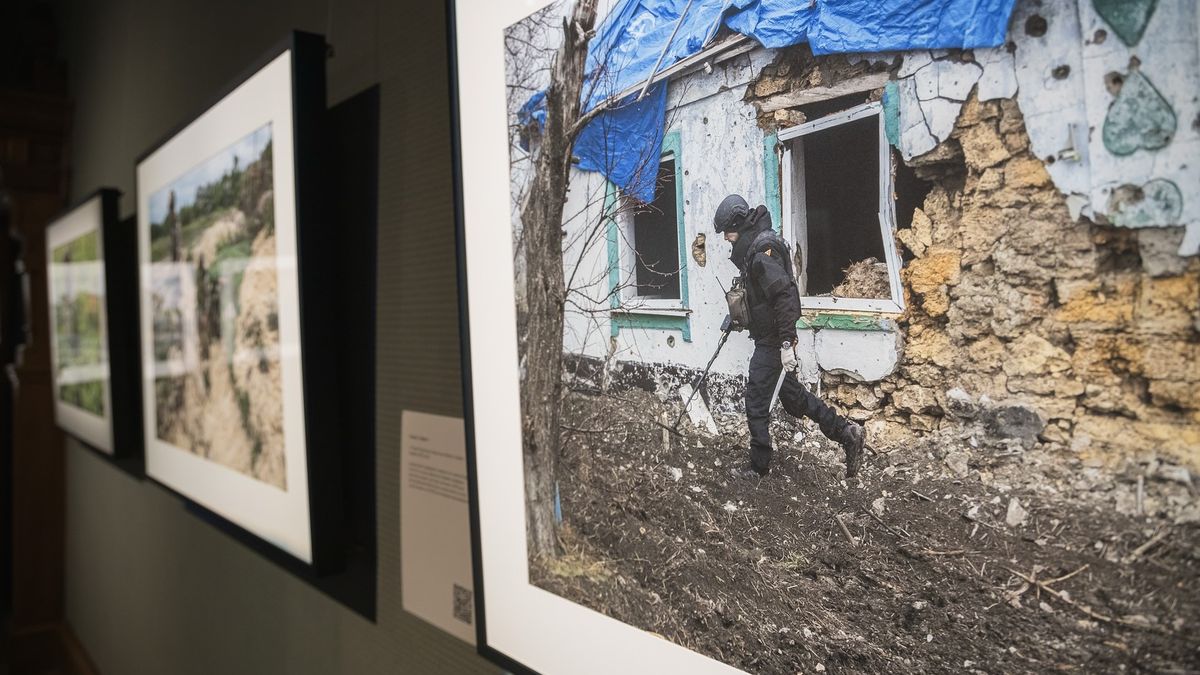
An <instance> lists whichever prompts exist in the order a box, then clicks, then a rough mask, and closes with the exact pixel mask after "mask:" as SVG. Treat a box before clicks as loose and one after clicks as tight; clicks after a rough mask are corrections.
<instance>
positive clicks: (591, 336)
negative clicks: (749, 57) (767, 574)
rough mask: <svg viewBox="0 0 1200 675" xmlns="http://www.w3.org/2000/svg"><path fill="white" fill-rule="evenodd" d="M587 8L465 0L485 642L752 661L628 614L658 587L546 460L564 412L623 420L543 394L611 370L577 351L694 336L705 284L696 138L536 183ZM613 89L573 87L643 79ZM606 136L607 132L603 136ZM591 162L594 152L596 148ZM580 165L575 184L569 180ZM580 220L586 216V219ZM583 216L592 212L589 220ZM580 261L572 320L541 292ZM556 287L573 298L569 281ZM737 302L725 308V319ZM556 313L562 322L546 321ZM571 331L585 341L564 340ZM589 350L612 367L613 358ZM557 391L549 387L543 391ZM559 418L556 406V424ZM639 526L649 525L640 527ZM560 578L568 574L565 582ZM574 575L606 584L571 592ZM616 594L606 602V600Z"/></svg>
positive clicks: (509, 660)
mask: <svg viewBox="0 0 1200 675" xmlns="http://www.w3.org/2000/svg"><path fill="white" fill-rule="evenodd" d="M584 4H587V3H584ZM591 4H592V5H593V8H594V6H595V3H591ZM601 4H605V3H601ZM618 4H620V3H618ZM626 4H628V3H626ZM635 4H636V3H635ZM575 6H576V3H574V2H570V1H568V2H554V3H550V2H542V1H538V2H526V1H523V0H511V1H504V2H492V1H488V2H482V1H479V2H467V1H458V2H454V3H453V4H452V6H451V10H452V11H451V16H452V21H451V27H452V35H453V44H452V48H451V52H452V56H453V57H454V77H455V82H456V87H455V88H454V89H453V91H454V94H455V109H456V114H457V118H456V119H457V127H456V129H455V132H456V135H455V143H456V150H457V153H458V155H457V160H458V163H457V167H456V168H457V172H458V174H457V178H458V180H459V181H460V182H459V184H458V186H457V187H458V190H459V193H458V196H459V199H460V202H459V212H458V215H459V256H460V260H459V263H460V266H459V269H460V272H459V273H460V280H459V288H460V304H461V309H462V318H461V320H462V331H461V333H462V335H463V337H464V340H465V341H466V343H465V344H464V357H463V359H464V393H465V395H466V408H467V409H466V418H467V447H468V466H469V474H468V475H469V482H470V488H471V510H472V535H473V537H474V542H473V543H474V556H475V563H476V568H475V573H476V578H475V591H476V595H475V597H476V627H477V644H478V647H479V651H480V653H481V654H483V655H484V656H486V657H487V658H489V659H492V660H494V661H495V662H497V663H499V664H501V665H502V666H503V667H505V668H507V669H509V670H512V671H514V672H540V673H616V672H687V673H732V672H740V671H739V669H738V668H736V667H735V666H733V665H730V664H729V663H724V662H722V661H721V660H719V659H718V658H715V657H714V656H713V655H712V651H711V650H708V653H705V651H701V650H699V649H695V648H690V646H689V645H688V644H686V643H684V642H683V641H681V640H679V637H678V636H671V637H666V636H664V635H662V634H658V633H656V632H655V631H653V630H652V628H650V624H651V623H652V622H651V620H650V619H649V616H650V615H651V614H653V613H654V612H655V609H654V608H653V607H649V605H647V606H646V607H645V608H644V609H645V611H644V612H642V614H643V615H644V616H643V620H642V621H641V622H638V621H635V620H632V619H630V618H627V617H628V614H627V613H626V614H625V616H622V608H625V609H628V608H629V607H630V606H632V605H638V604H641V603H642V602H643V601H645V600H647V599H648V598H649V597H650V596H649V595H648V593H647V592H646V591H645V590H643V589H642V588H640V587H639V586H640V583H639V581H640V580H632V579H629V578H626V581H627V582H629V584H630V585H629V586H628V587H627V589H628V590H629V593H628V594H624V595H623V594H622V592H621V591H620V589H619V587H618V585H617V583H616V580H617V578H618V574H619V573H618V571H617V570H616V569H615V568H613V567H612V566H611V565H610V564H609V562H608V561H606V560H605V554H604V553H601V552H598V550H597V549H596V548H595V547H590V545H589V544H587V543H586V542H584V541H583V538H582V536H581V535H582V533H580V532H578V531H574V533H571V531H570V527H569V526H570V523H571V521H572V517H573V514H572V513H571V512H570V509H572V508H575V507H576V504H575V503H573V502H572V501H569V500H568V496H569V495H568V492H567V484H568V481H567V480H566V479H565V478H564V476H565V475H566V473H567V470H566V467H565V466H564V467H563V470H562V471H558V470H557V468H556V467H551V468H550V470H549V471H546V470H545V469H546V463H545V462H547V461H549V462H550V463H552V464H553V463H554V462H558V461H563V462H565V461H567V460H566V459H565V458H566V457H567V456H568V455H567V454H566V453H565V451H564V452H563V453H560V452H559V450H558V447H557V435H558V431H559V429H558V427H559V425H560V424H569V425H570V426H572V427H575V428H579V429H583V428H587V427H589V426H596V427H604V426H606V425H610V424H617V423H619V422H620V420H619V417H620V416H619V415H613V414H609V415H605V414H604V412H603V411H602V410H599V409H595V410H580V409H579V408H576V409H575V410H574V411H571V410H570V409H569V407H570V406H571V405H572V402H571V401H570V400H569V399H567V403H566V404H564V407H563V408H562V409H561V410H553V406H548V405H545V403H546V401H547V400H558V399H559V398H560V396H562V395H563V393H562V391H561V390H558V389H555V388H554V384H553V383H555V382H564V381H567V382H578V383H581V384H582V382H583V380H584V379H590V380H592V381H593V382H595V381H596V380H594V379H592V376H593V375H594V374H595V372H596V371H591V372H588V370H587V369H588V368H589V366H585V365H582V361H581V362H580V364H579V367H578V368H577V364H575V363H573V362H569V356H568V355H569V353H570V352H572V351H574V352H577V353H578V352H584V351H586V352H592V351H594V350H593V349H592V347H593V346H595V345H599V346H600V353H601V354H603V353H604V352H605V351H607V350H608V345H609V344H610V340H611V342H612V343H613V344H616V343H617V342H618V341H620V340H623V339H626V338H628V339H630V340H635V338H634V337H633V336H634V335H643V338H644V334H643V332H642V331H643V329H644V328H645V327H658V328H656V329H655V330H656V331H657V330H658V329H661V339H662V340H663V341H664V343H663V347H664V348H666V347H665V341H666V340H667V339H669V340H670V343H671V344H672V345H677V346H678V347H680V348H682V347H684V346H685V345H688V343H689V342H690V341H691V340H692V339H693V336H692V331H693V330H695V329H696V328H697V327H699V324H698V323H697V322H696V321H695V319H694V318H693V317H692V313H693V311H694V306H693V305H692V304H691V302H694V296H693V299H692V300H691V301H689V295H688V294H689V285H688V283H687V281H686V280H684V278H681V275H680V270H681V268H682V269H684V270H687V269H688V267H689V266H688V265H687V264H686V259H687V256H688V255H689V252H688V248H687V246H686V245H687V244H688V243H690V241H691V237H688V238H687V241H686V242H685V240H684V235H683V234H682V230H677V229H676V218H677V216H678V217H680V218H682V215H683V207H684V200H685V193H684V192H683V190H684V187H683V185H682V184H681V183H680V182H678V181H675V182H672V181H674V179H675V177H676V175H682V171H680V173H679V174H676V172H675V168H676V167H680V166H681V162H683V161H685V160H684V156H685V155H684V153H687V152H689V150H688V149H687V148H686V147H683V148H681V146H680V145H678V143H676V144H675V145H674V146H672V145H671V144H670V142H669V141H667V142H662V140H660V144H661V146H662V147H663V148H666V150H665V151H664V152H663V153H661V155H660V152H659V148H658V147H656V148H654V151H653V157H652V159H650V160H649V161H640V160H639V159H638V158H636V157H632V158H629V159H630V160H631V161H630V162H628V163H626V164H625V165H623V166H622V167H619V168H618V170H619V171H620V172H622V173H623V175H624V176H625V177H626V178H628V179H629V184H630V186H631V188H630V190H628V191H616V190H613V189H611V188H610V187H609V186H608V185H607V181H605V180H604V178H603V177H602V176H600V174H598V173H593V174H591V176H592V177H591V178H588V177H587V175H586V174H583V173H581V172H580V167H581V164H579V163H576V164H575V165H574V166H568V165H561V166H557V167H554V168H552V169H551V171H549V172H548V174H549V175H548V178H549V180H550V181H552V182H553V181H558V182H557V183H553V184H551V185H550V186H549V188H547V187H546V186H545V185H543V184H540V183H539V184H535V183H536V182H537V181H538V180H539V179H542V178H544V176H542V174H540V173H538V171H539V170H538V167H537V161H536V155H537V153H538V152H539V148H538V146H539V144H546V143H551V142H554V141H553V140H552V139H549V137H548V134H550V133H552V132H553V130H552V125H553V124H554V123H555V121H553V120H548V119H546V117H544V116H543V117H542V118H540V119H539V117H538V116H539V115H540V114H541V110H539V105H540V102H541V101H542V100H544V99H543V98H542V94H541V93H540V92H542V91H543V90H544V89H545V87H546V86H547V85H548V84H549V82H550V79H549V78H550V75H551V71H552V70H553V64H552V61H553V60H555V59H557V60H558V62H559V65H565V67H566V68H568V69H571V68H574V69H575V70H574V73H575V76H577V77H582V72H583V71H582V68H583V58H582V57H580V58H578V59H577V60H576V61H575V62H574V63H571V64H564V61H563V58H562V57H563V55H562V54H561V53H559V48H560V46H561V45H562V43H563V42H564V41H571V40H574V39H576V38H578V36H575V35H572V36H568V37H564V29H563V26H569V27H572V26H573V27H575V28H577V29H578V30H579V31H582V32H584V33H587V32H589V31H591V30H593V29H594V28H595V27H596V26H597V25H598V22H595V21H585V22H582V23H578V22H576V21H575V20H574V18H573V17H572V12H573V10H574V8H575ZM593 19H594V15H593ZM575 28H572V29H571V30H574V29H575ZM668 30H669V29H668ZM651 60H652V59H651ZM646 65H649V64H646ZM597 85H598V86H599V87H602V88H598V87H597V86H593V89H592V90H591V94H589V93H586V92H585V91H583V90H582V89H581V88H580V87H578V86H577V87H576V88H575V89H573V90H571V91H570V92H569V93H568V94H566V96H568V97H572V96H573V97H583V98H585V99H587V98H588V97H589V96H591V95H594V96H596V97H598V98H605V97H607V96H610V95H611V96H618V97H626V96H628V95H629V93H632V94H633V96H634V97H635V98H636V96H637V93H638V91H637V89H632V91H631V92H625V91H623V88H624V85H617V84H615V83H613V82H605V83H603V84H601V83H597ZM640 85H641V83H640V82H639V83H638V86H640ZM660 94H661V87H658V88H653V87H652V88H651V92H650V95H649V96H647V97H646V99H645V101H646V103H643V102H636V101H634V102H631V103H629V104H627V105H632V106H643V105H648V106H650V107H651V108H652V109H653V108H654V107H655V106H657V109H658V111H659V114H661V111H662V100H661V98H659V95H660ZM543 124H544V125H545V126H542V125H543ZM751 124H752V123H751ZM546 129H550V130H551V131H544V130H546ZM561 130H562V127H561V126H560V127H559V131H561ZM627 132H628V129H623V130H621V131H620V132H619V133H627ZM614 133H618V132H614ZM590 140H591V141H594V142H597V143H600V144H603V139H597V138H593V139H590ZM676 140H677V139H676ZM580 142H582V141H577V142H576V146H575V147H576V149H579V147H580V145H579V143H580ZM545 147H546V146H545V145H542V146H541V149H544V148H545ZM577 159H580V160H582V161H583V162H586V161H587V160H586V159H584V158H583V157H582V156H581V155H577ZM643 159H644V158H643ZM660 160H661V161H660ZM647 166H648V167H650V168H649V170H645V168H646V167H647ZM568 168H569V170H570V171H569V173H570V181H571V182H570V187H569V193H570V196H569V197H567V196H566V195H567V191H568V189H567V186H566V185H565V184H564V183H562V181H561V178H562V177H563V176H564V174H567V173H568V172H567V170H568ZM608 168H610V169H611V168H613V167H608ZM693 171H694V169H693ZM535 174H536V176H535ZM581 176H582V177H581ZM639 176H640V177H639ZM647 176H648V178H646V177H647ZM647 186H648V187H649V192H651V193H653V196H651V197H650V198H649V199H642V200H641V202H642V203H645V202H649V203H651V204H652V205H653V208H635V207H633V206H626V204H627V203H628V204H629V205H632V204H634V201H633V200H632V199H629V198H628V197H627V194H622V192H627V193H632V192H634V191H635V190H636V189H638V188H645V187H647ZM677 188H678V189H677ZM644 192H645V191H644V190H643V192H642V193H639V194H642V195H643V196H644ZM659 193H661V195H660V194H659ZM660 196H661V198H658V197H660ZM543 197H544V198H545V200H544V201H545V202H557V204H558V205H559V206H560V208H561V209H562V211H561V212H560V214H559V215H558V216H552V218H553V219H554V222H553V227H548V228H546V230H547V231H548V232H549V235H547V236H545V237H542V236H540V233H539V232H535V231H534V227H532V226H530V225H529V224H528V223H529V222H532V220H531V219H532V218H533V217H535V216H532V215H531V212H530V210H531V209H543V208H545V207H546V203H544V202H543V200H542V198H543ZM564 202H566V203H565V205H564ZM550 210H551V211H553V210H554V209H550ZM572 216H577V217H576V218H574V220H571V217H572ZM558 218H561V220H562V223H561V225H560V222H559V220H558ZM710 218H711V216H710ZM568 221H570V222H568ZM585 221H586V222H587V223H589V225H587V226H583V225H582V223H584V222H585ZM668 221H669V222H668ZM581 227H586V228H587V229H588V231H586V232H584V231H583V230H582V229H580V228H581ZM634 237H637V238H638V239H643V238H644V239H645V240H646V248H645V249H644V250H635V251H626V250H622V249H615V248H614V249H610V243H611V246H614V247H615V246H616V244H617V243H618V242H623V241H632V240H633V238H634ZM534 251H538V252H540V253H544V254H545V255H546V256H549V258H550V259H553V258H555V257H557V258H558V264H557V266H556V267H555V266H554V265H551V269H550V272H549V274H547V275H545V276H540V275H542V274H543V270H540V269H535V267H534V266H533V265H531V264H530V260H531V258H530V256H531V255H537V253H534ZM579 261H583V262H582V264H581V265H580V267H579V274H578V275H577V276H576V278H575V282H577V283H579V284H580V285H579V286H578V288H579V289H583V288H584V286H585V285H586V286H589V287H590V288H589V289H588V292H585V293H583V294H581V295H580V296H578V297H576V298H574V299H573V300H574V301H575V303H576V304H575V308H576V309H579V310H580V311H577V312H574V315H575V316H574V319H573V318H572V316H571V314H572V311H571V310H570V309H568V310H567V311H565V312H563V311H560V310H561V308H562V305H561V304H559V305H555V303H553V302H550V303H549V304H548V305H547V304H540V303H542V302H543V300H544V299H545V298H543V297H535V296H536V290H531V289H534V287H535V286H541V285H542V282H543V281H546V282H548V285H551V286H553V285H554V284H555V283H556V281H557V283H559V284H561V283H562V282H563V281H564V279H569V277H570V273H569V272H567V273H566V274H564V269H565V267H566V266H567V265H568V264H576V263H578V262H579ZM597 261H598V262H597ZM610 261H612V264H610ZM624 263H627V264H624ZM685 274H686V272H685ZM556 277H557V279H556ZM610 283H611V284H612V285H611V286H610ZM714 288H715V285H714ZM593 289H595V290H596V291H597V293H596V294H594V295H593V294H591V293H590V290H593ZM691 291H692V292H693V293H694V292H695V289H694V288H692V289H691ZM558 292H559V293H562V297H565V296H566V293H565V290H564V288H563V287H562V286H559V288H558ZM585 296H586V297H591V298H592V299H593V300H594V301H595V302H596V303H597V304H598V305H599V309H600V310H601V311H599V312H595V313H592V310H593V309H596V308H595V307H586V308H581V307H580V306H579V304H578V301H579V300H580V299H581V298H583V297H585ZM714 311H715V310H714ZM556 312H558V314H557V315H555V313H556ZM724 313H725V312H724V310H723V309H722V310H721V315H720V316H718V317H717V318H716V322H717V324H719V323H720V319H721V317H722V316H723V315H724ZM601 314H602V315H603V318H604V322H603V325H595V324H593V325H590V326H589V325H588V323H587V321H588V319H587V316H600V315H601ZM585 315H587V316H585ZM547 319H548V327H546V326H543V327H541V328H540V329H539V328H538V327H537V326H535V325H534V324H535V323H537V322H542V321H544V320H547ZM576 319H577V320H578V323H574V324H573V323H572V322H573V321H574V320H576ZM610 319H611V321H610ZM705 321H707V319H705ZM714 328H715V326H714ZM576 329H578V330H576ZM564 340H567V341H571V340H577V342H573V343H570V344H567V345H564ZM585 342H590V343H591V344H588V345H585V344H584V343H585ZM646 346H648V345H646ZM695 347H696V346H688V347H687V350H688V353H692V352H695V353H696V354H697V356H696V357H695V359H694V360H695V361H698V362H699V367H700V368H703V365H704V359H705V358H707V354H705V355H704V356H703V357H701V356H699V352H700V348H695ZM610 353H611V352H610ZM678 353H679V352H678V351H677V352H676V354H678ZM565 354H566V355H565ZM591 361H592V363H593V364H595V363H597V362H599V363H601V364H602V363H603V357H602V358H601V359H599V360H596V359H592V360H591ZM581 375H582V377H577V376H581ZM546 392H549V395H548V396H546V397H545V398H542V395H543V394H544V393H546ZM610 412H611V411H610ZM655 414H657V413H655ZM543 415H555V416H556V417H553V418H551V419H548V420H547V419H544V418H543V417H542V416H543ZM567 415H571V417H570V420H569V421H568V418H567V417H566V416H567ZM546 427H549V428H550V429H551V431H550V432H549V434H550V435H553V436H555V437H556V439H555V441H552V446H554V447H550V446H543V445H542V442H543V441H544V440H546V437H545V435H543V431H542V429H544V428H546ZM660 431H661V429H659V428H658V427H655V431H654V434H653V438H654V439H655V441H654V442H655V443H658V442H661V441H660V439H661V436H660V434H659V432H660ZM618 436H619V434H618ZM543 447H545V448H546V450H545V451H542V448H543ZM575 468H577V467H574V466H573V467H572V470H574V469H575ZM626 468H629V467H626ZM548 474H549V475H548ZM556 474H557V475H556ZM560 478H564V479H563V480H559V479H560ZM598 479H599V480H600V481H604V480H607V478H605V477H603V476H601V477H598ZM667 480H670V479H669V478H668V479H667ZM608 498H609V497H607V496H601V495H597V499H601V500H607V499H608ZM604 508H607V507H606V506H605V507H604ZM564 524H565V526H564ZM644 532H645V530H643V533H644ZM631 534H632V536H635V537H637V536H644V535H639V534H638V531H637V528H636V527H635V528H633V530H632V533H631ZM564 575H565V576H564ZM556 579H557V581H556ZM562 579H567V580H568V583H567V584H562V583H559V582H560V581H561V580H562ZM564 586H574V587H575V588H576V589H590V591H591V592H590V593H589V592H588V591H584V592H582V593H572V592H570V591H567V590H564ZM605 596H607V598H608V599H607V600H601V598H602V597H605ZM639 623H640V625H639Z"/></svg>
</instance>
